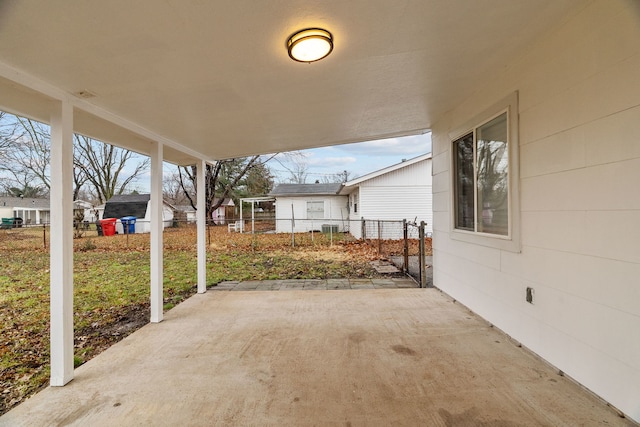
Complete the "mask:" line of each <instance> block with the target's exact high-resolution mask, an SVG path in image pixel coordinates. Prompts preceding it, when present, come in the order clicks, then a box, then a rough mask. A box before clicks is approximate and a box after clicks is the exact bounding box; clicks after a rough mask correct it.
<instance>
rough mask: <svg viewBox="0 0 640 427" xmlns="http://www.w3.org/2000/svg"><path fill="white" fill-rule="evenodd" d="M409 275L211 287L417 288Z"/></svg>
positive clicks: (242, 283) (221, 289)
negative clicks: (385, 277) (386, 277)
mask: <svg viewBox="0 0 640 427" xmlns="http://www.w3.org/2000/svg"><path fill="white" fill-rule="evenodd" d="M418 287H419V286H418V283H417V282H416V281H415V280H413V279H412V278H410V277H393V278H388V279H326V280H322V279H291V280H247V281H244V282H235V281H228V282H221V283H219V284H218V285H217V286H214V287H212V288H211V290H214V291H309V290H347V289H407V288H418Z"/></svg>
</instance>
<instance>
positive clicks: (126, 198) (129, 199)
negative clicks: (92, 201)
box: [107, 194, 151, 203]
mask: <svg viewBox="0 0 640 427" xmlns="http://www.w3.org/2000/svg"><path fill="white" fill-rule="evenodd" d="M149 200H151V194H119V195H115V196H113V197H112V198H110V199H109V200H107V203H109V202H118V203H137V202H148V201H149Z"/></svg>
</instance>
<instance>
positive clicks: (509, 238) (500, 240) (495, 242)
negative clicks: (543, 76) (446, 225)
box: [449, 92, 521, 252]
mask: <svg viewBox="0 0 640 427" xmlns="http://www.w3.org/2000/svg"><path fill="white" fill-rule="evenodd" d="M505 112H506V113H507V150H508V159H509V165H508V172H507V174H508V187H509V188H508V194H507V199H508V223H509V227H508V232H507V235H500V234H490V233H483V232H478V231H472V230H463V229H459V228H456V203H457V202H456V164H455V160H456V159H455V156H454V143H455V142H456V141H457V140H459V139H460V138H462V137H464V136H465V135H467V134H469V133H474V136H475V132H476V129H478V128H479V127H481V126H482V125H483V124H485V123H487V122H489V121H491V120H493V119H494V118H496V117H498V116H499V115H501V114H503V113H505ZM518 128H519V117H518V92H514V93H512V94H510V95H509V96H507V97H506V98H504V99H502V100H501V101H499V102H497V103H495V104H494V105H492V106H491V107H489V108H487V109H486V110H484V111H483V112H482V113H480V114H478V115H476V116H475V117H473V118H472V119H471V120H469V121H467V122H465V123H464V124H463V125H462V126H459V127H457V128H456V130H454V131H453V132H451V133H449V139H450V143H449V153H450V154H451V155H450V160H451V164H450V171H451V173H450V176H451V187H450V188H451V197H450V198H449V201H450V209H449V212H450V213H451V216H450V234H449V235H450V236H451V238H452V239H454V240H460V241H463V242H467V243H473V244H477V245H482V246H488V247H492V248H496V249H501V250H505V251H510V252H520V251H521V242H520V171H519V165H520V153H519V140H518ZM474 139H475V138H474ZM475 149H476V147H475V143H474V157H475ZM475 172H476V171H475V167H474V174H475ZM474 181H475V178H474ZM474 187H475V188H474V193H475V192H477V185H474ZM474 199H475V200H474V209H475V212H476V215H477V196H475V197H474Z"/></svg>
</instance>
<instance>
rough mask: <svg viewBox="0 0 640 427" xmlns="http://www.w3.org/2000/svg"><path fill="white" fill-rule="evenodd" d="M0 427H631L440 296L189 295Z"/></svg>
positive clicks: (411, 292) (432, 292) (405, 292)
mask: <svg viewBox="0 0 640 427" xmlns="http://www.w3.org/2000/svg"><path fill="white" fill-rule="evenodd" d="M0 425H2V426H14V427H15V426H25V427H26V426H36V425H77V426H88V425H90V426H113V425H118V426H129V425H181V426H198V425H343V426H344V425H346V426H365V425H430V426H457V425H473V426H484V425H486V426H511V425H520V426H539V425H549V426H563V425H566V426H573V425H609V426H627V425H632V423H631V422H630V421H628V420H625V419H622V418H620V417H619V416H618V415H617V414H616V413H615V412H614V411H613V410H612V409H611V408H609V407H607V405H606V404H605V403H604V402H603V401H602V400H600V399H598V398H596V397H595V396H594V395H592V394H591V393H589V392H588V391H586V390H584V389H583V388H582V387H580V386H579V385H578V384H576V383H574V382H572V381H571V380H569V379H568V378H566V377H563V376H560V375H559V373H558V371H557V370H555V369H553V368H552V367H551V366H549V365H547V364H546V363H544V362H543V361H541V360H540V359H539V358H537V357H535V356H534V355H533V354H531V353H530V352H529V351H527V350H525V349H523V348H520V347H519V346H518V344H517V343H516V342H514V341H512V340H510V339H509V338H508V337H507V336H505V335H504V334H502V333H501V332H499V331H498V330H496V329H495V328H492V327H491V326H490V325H489V324H487V322H485V321H483V320H482V319H481V318H479V317H478V316H476V315H474V314H472V313H471V312H470V311H469V310H468V309H466V308H465V307H464V306H462V305H460V304H457V303H455V302H454V301H453V300H452V299H451V298H449V297H447V296H446V295H444V294H442V293H441V292H439V291H438V290H436V289H400V290H392V289H376V290H344V291H327V290H323V291H314V290H311V291H281V292H256V291H249V292H247V291H240V292H230V291H222V292H208V293H206V294H202V295H195V296H193V297H192V298H190V299H189V300H187V301H185V302H184V303H182V304H180V305H179V306H177V307H175V308H174V309H172V310H171V311H170V312H168V313H167V315H166V317H165V320H164V321H163V322H162V323H160V324H149V325H147V326H145V327H143V328H142V329H140V330H139V331H137V332H135V333H134V334H132V335H130V336H129V337H127V338H126V339H124V340H123V341H121V342H119V343H118V344H116V345H114V346H113V347H111V348H110V349H109V350H107V351H105V352H104V353H102V354H101V355H99V356H97V357H96V358H95V359H92V360H91V361H89V362H87V363H86V364H85V365H83V366H81V367H80V368H78V369H77V370H76V375H75V379H74V380H73V381H72V382H71V383H70V384H68V385H67V386H66V387H50V388H48V389H46V390H44V391H42V392H40V393H39V394H37V395H35V396H34V397H32V398H31V399H29V400H27V401H26V402H24V403H22V404H21V405H20V406H18V407H17V408H15V409H14V410H12V411H11V412H9V413H7V414H6V415H5V416H3V417H2V418H0Z"/></svg>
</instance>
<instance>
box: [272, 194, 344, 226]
mask: <svg viewBox="0 0 640 427" xmlns="http://www.w3.org/2000/svg"><path fill="white" fill-rule="evenodd" d="M341 189H342V184H341V183H331V184H320V183H316V184H278V185H277V186H276V187H275V188H274V189H273V190H272V191H271V194H270V196H271V197H275V199H276V202H275V205H276V233H290V232H291V230H293V231H294V232H295V233H302V232H307V231H329V230H331V231H333V232H343V231H346V229H347V223H348V218H349V212H348V209H347V200H348V198H347V196H345V195H340V190H341Z"/></svg>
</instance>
